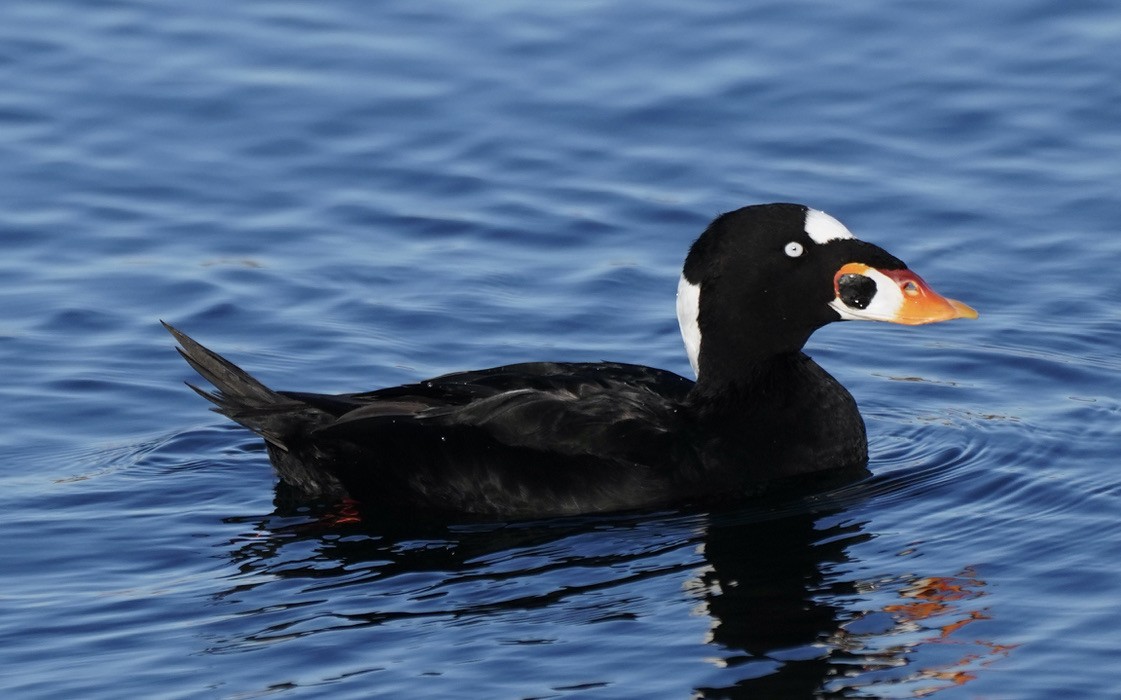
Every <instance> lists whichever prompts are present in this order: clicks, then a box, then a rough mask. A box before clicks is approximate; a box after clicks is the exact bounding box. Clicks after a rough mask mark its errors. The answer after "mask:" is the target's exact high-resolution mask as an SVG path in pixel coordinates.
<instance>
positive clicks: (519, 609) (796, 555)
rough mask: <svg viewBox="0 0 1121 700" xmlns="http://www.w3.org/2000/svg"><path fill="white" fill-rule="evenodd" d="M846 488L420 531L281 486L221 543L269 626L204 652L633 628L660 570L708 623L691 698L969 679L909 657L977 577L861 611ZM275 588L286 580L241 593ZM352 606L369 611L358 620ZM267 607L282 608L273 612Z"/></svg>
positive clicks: (928, 585)
mask: <svg viewBox="0 0 1121 700" xmlns="http://www.w3.org/2000/svg"><path fill="white" fill-rule="evenodd" d="M854 494H859V489H857V490H855V491H854V489H852V488H851V487H850V488H847V489H845V490H844V491H843V495H841V492H838V495H837V497H835V498H832V499H830V498H828V497H826V498H815V499H810V500H801V501H794V502H789V503H787V504H785V505H783V506H781V507H778V508H775V507H770V508H761V507H748V508H741V509H738V510H731V511H726V512H720V513H711V512H682V511H671V512H659V513H640V514H623V515H613V516H596V517H584V518H560V519H553V520H544V521H535V522H524V523H515V524H466V525H439V524H431V525H416V524H403V523H401V522H400V521H390V520H381V521H379V520H377V518H376V517H371V516H370V515H369V514H366V515H365V516H362V515H360V514H359V513H358V512H357V511H355V510H354V509H353V508H352V507H350V506H347V505H345V504H344V505H340V504H324V503H308V502H307V501H304V500H301V499H300V498H299V497H294V496H293V494H291V493H290V492H289V491H288V490H287V489H286V488H285V487H284V486H283V485H281V486H280V487H278V491H277V499H276V502H275V505H276V510H275V511H274V512H273V513H272V514H271V515H269V516H266V517H264V518H260V517H258V518H254V519H248V518H247V519H244V520H241V519H238V520H237V522H241V523H243V524H245V525H248V526H250V528H251V530H252V532H250V533H247V534H246V535H245V536H244V537H239V538H238V539H237V540H236V541H234V542H231V543H229V546H230V547H231V551H229V556H230V557H231V558H232V559H233V561H234V562H235V566H236V568H237V573H236V574H234V575H232V576H231V577H230V578H231V584H232V585H231V587H230V588H229V589H228V590H227V591H226V592H225V593H223V594H222V596H221V597H222V598H224V599H227V598H237V599H239V600H242V601H253V604H260V605H261V607H260V608H251V609H249V610H247V611H246V613H247V614H249V615H253V614H254V613H258V612H260V613H261V614H262V620H264V619H268V620H269V622H268V624H267V625H264V626H263V627H261V628H259V629H257V630H256V631H255V632H253V633H252V634H250V635H246V636H244V637H243V638H241V639H229V640H227V643H225V644H221V645H218V646H217V647H215V648H212V649H211V651H212V652H214V653H222V652H227V651H237V650H239V647H242V646H243V645H245V646H251V645H259V644H261V643H275V642H283V641H286V640H288V639H292V638H299V637H303V636H307V635H312V634H323V633H329V632H330V631H332V630H341V629H347V630H350V629H354V628H361V627H376V626H378V625H385V624H389V623H394V622H403V623H405V624H408V622H409V620H413V619H429V620H432V619H437V620H447V621H448V622H449V623H452V622H457V621H465V620H466V621H480V620H482V621H486V622H487V623H488V624H495V625H501V624H502V621H503V618H504V616H507V615H510V614H522V615H524V613H525V612H526V611H542V612H541V613H540V614H547V613H548V612H549V611H551V610H555V609H556V608H558V607H559V608H561V609H563V613H564V614H563V619H564V620H565V624H568V625H572V624H576V625H578V624H581V623H587V624H590V623H594V622H601V621H604V620H612V619H615V620H627V619H639V618H640V617H641V614H636V613H634V612H633V611H632V610H630V609H629V607H628V605H629V603H628V601H630V600H632V599H633V598H634V593H633V591H634V589H633V588H632V587H634V586H638V587H641V586H644V585H646V584H647V583H651V584H652V585H657V584H658V582H659V581H660V580H664V579H665V577H669V579H668V582H669V584H672V586H674V587H675V589H676V590H678V591H680V590H681V589H682V588H683V589H684V590H685V591H687V593H688V595H690V596H693V597H694V598H695V599H696V605H695V606H694V607H693V609H692V610H691V611H690V614H692V615H694V616H695V614H696V613H697V612H698V611H699V612H703V615H704V616H706V617H707V624H708V629H709V633H708V635H707V638H706V639H705V640H704V643H705V645H706V646H707V647H708V648H709V649H708V651H707V652H705V653H704V654H703V656H704V657H706V658H708V659H710V660H711V664H712V667H711V668H704V667H699V668H698V675H697V677H698V678H705V679H710V680H715V681H716V682H715V683H712V684H710V685H705V684H699V685H701V687H697V688H695V689H694V690H695V693H696V694H697V697H704V698H759V697H768V698H769V697H783V698H787V697H789V698H798V697H842V696H845V697H849V696H851V695H852V693H854V692H855V693H856V695H857V696H860V697H875V696H876V694H875V690H874V689H875V688H877V687H880V686H881V685H882V684H888V685H899V684H905V685H906V684H912V685H913V684H915V683H916V682H920V681H921V682H922V683H924V684H926V685H925V686H924V688H925V689H926V690H928V691H929V690H930V689H931V688H934V689H938V688H939V687H941V686H947V687H948V686H952V685H959V684H961V683H962V682H967V681H968V680H970V679H971V677H972V676H971V675H970V673H971V671H970V670H968V669H967V670H965V671H962V670H961V668H963V667H965V666H968V665H969V663H972V662H971V661H968V660H963V661H950V662H946V660H945V654H944V653H943V654H942V655H941V656H940V657H939V660H938V661H937V662H936V663H935V666H938V664H941V665H942V666H941V667H936V668H933V669H932V668H923V667H918V666H916V665H915V664H914V663H913V660H914V659H913V657H914V656H915V655H916V654H918V652H917V649H918V648H919V647H921V646H922V645H923V644H927V643H928V642H930V641H932V640H933V641H935V642H939V641H944V639H945V638H946V637H947V636H948V635H949V634H950V633H952V632H953V631H955V630H957V629H959V628H960V627H961V626H963V625H965V624H968V623H969V622H970V621H972V620H975V619H979V618H984V612H983V611H982V612H978V610H977V606H976V605H974V604H971V601H975V600H976V599H977V598H978V597H979V596H980V595H982V594H981V593H978V592H977V591H978V590H979V589H980V588H981V587H983V585H984V582H983V581H979V580H978V579H977V577H976V576H975V575H974V574H973V573H972V572H958V573H956V574H954V575H951V576H934V577H930V576H928V577H919V576H917V575H916V576H913V577H911V578H908V579H902V578H901V579H899V580H896V581H894V582H889V583H887V584H885V586H886V587H887V588H891V589H893V590H892V592H889V593H888V594H887V595H888V597H889V598H890V599H891V601H892V603H891V604H890V605H882V604H879V603H875V602H872V601H870V600H869V599H868V596H867V589H868V583H867V582H862V581H861V580H860V579H859V578H857V577H856V576H855V574H854V573H853V572H854V571H855V570H858V569H859V567H858V566H856V565H855V564H856V563H858V562H854V561H853V555H852V549H853V548H854V547H855V546H857V545H859V544H861V543H865V542H868V541H870V540H872V539H874V535H873V533H870V532H868V531H866V529H865V528H866V525H865V523H862V522H860V521H859V520H858V519H855V518H853V517H850V516H848V515H847V514H846V513H847V509H848V508H850V507H851V506H852V504H853V503H855V502H856V501H858V500H860V499H859V496H858V495H854ZM257 574H268V575H267V576H258V575H257ZM260 581H266V583H259V582H260ZM275 581H280V582H281V583H279V584H278V583H268V582H275ZM510 582H513V583H516V584H518V585H515V586H504V585H503V584H504V583H510ZM270 585H272V586H281V587H282V588H281V590H269V591H260V590H258V591H255V592H254V594H253V595H246V594H247V593H248V592H249V591H253V590H254V589H256V588H258V587H259V586H270ZM284 586H287V587H284ZM509 591H514V592H513V593H511V592H509ZM592 592H595V593H597V594H599V595H598V596H597V600H607V601H609V602H608V603H606V604H603V605H600V606H599V607H598V608H597V609H596V610H595V611H589V610H588V608H589V606H587V605H583V604H577V603H574V602H573V601H580V600H581V596H585V595H586V594H588V593H592ZM604 592H606V593H607V594H608V595H603V594H604ZM612 592H618V595H617V596H615V597H612V596H611V595H610V593H612ZM892 593H894V595H893V594H892ZM278 597H279V598H282V599H283V600H282V601H280V602H279V604H278V600H277V598H278ZM356 599H358V601H359V602H360V603H361V604H362V605H363V606H365V607H368V608H369V609H366V610H363V611H361V612H355V611H354V608H355V601H356ZM341 601H345V605H340V602H341ZM278 605H279V607H281V608H284V609H285V610H286V611H287V613H286V615H285V616H284V617H283V618H282V619H279V620H278V619H276V615H275V611H276V609H277V607H278ZM877 606H878V607H877ZM341 609H345V610H347V612H345V613H340V612H339V610H341ZM266 611H267V612H268V613H269V614H265V613H266ZM580 615H585V617H584V618H582V619H581V618H580ZM684 617H688V615H683V618H684ZM926 618H929V620H930V621H929V623H927V622H926ZM324 620H326V622H324ZM916 629H917V630H918V631H919V633H918V634H917V636H916ZM923 634H925V635H926V636H923ZM940 638H941V639H940ZM982 644H984V643H982ZM989 646H991V647H992V648H995V651H989V652H986V651H985V650H984V649H981V651H978V648H977V647H976V645H965V646H964V647H963V651H962V656H964V657H966V658H967V659H975V658H976V657H978V656H979V655H983V654H985V653H990V654H996V653H1002V654H1006V653H1007V651H1008V649H1007V648H1000V647H998V646H997V645H989ZM945 648H946V647H942V649H943V650H945ZM985 648H986V649H987V648H989V647H985ZM920 660H921V655H920ZM611 680H612V679H604V678H588V679H587V681H588V682H601V681H607V682H610V681H611ZM928 681H929V682H928ZM898 691H899V688H898V687H897V688H895V692H898Z"/></svg>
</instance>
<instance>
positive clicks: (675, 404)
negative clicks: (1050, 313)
mask: <svg viewBox="0 0 1121 700" xmlns="http://www.w3.org/2000/svg"><path fill="white" fill-rule="evenodd" d="M677 317H678V321H679V322H680V324H681V334H682V337H683V339H684V341H685V348H686V351H687V352H688V355H689V362H690V363H691V364H692V367H693V371H694V372H695V373H696V375H697V379H696V381H695V382H693V381H690V380H688V379H685V378H684V377H681V376H679V375H677V374H674V373H673V372H668V371H666V370H661V369H654V368H652V367H643V366H639V365H631V364H622V363H615V362H597V363H588V362H578V363H561V362H531V363H525V364H515V365H507V366H505V367H494V368H491V369H483V370H478V371H473V372H460V373H455V374H446V375H443V376H441V377H436V378H433V379H428V380H426V381H422V382H417V383H416V384H408V385H405V386H398V387H392V388H388V389H377V390H374V391H369V392H363V393H356V394H340V395H325V394H312V393H303V392H292V391H273V390H272V389H269V388H268V387H266V386H264V385H263V384H261V383H260V382H258V381H257V380H255V379H253V378H252V377H251V376H249V375H248V374H247V373H246V372H244V371H243V370H241V369H240V368H238V367H237V366H235V365H234V364H232V363H231V362H229V361H227V360H226V359H224V358H222V357H221V356H219V355H217V354H216V353H214V352H212V351H210V350H208V349H207V348H205V347H203V346H202V345H200V344H198V343H197V342H195V341H194V340H193V339H191V338H190V337H189V336H187V335H186V334H184V333H183V332H181V331H179V330H177V329H175V328H173V327H171V326H170V325H167V324H164V325H165V326H166V327H167V329H168V330H169V331H170V332H171V333H172V335H174V336H175V338H176V340H177V341H178V342H179V344H180V345H181V349H180V350H179V352H180V354H181V355H183V357H184V358H186V360H187V362H189V363H190V365H191V366H192V367H194V368H195V370H197V371H198V373H199V374H201V375H202V376H203V377H204V378H205V379H206V380H207V381H208V382H210V383H211V384H213V385H214V386H215V387H216V388H217V391H214V392H207V391H204V390H201V389H199V388H197V387H195V386H193V385H189V386H191V388H192V389H194V390H195V391H197V392H198V393H199V394H201V395H202V396H203V397H205V398H207V399H208V400H210V401H211V402H213V403H214V405H215V406H214V410H215V411H217V412H219V413H221V414H223V415H225V416H227V417H229V418H231V419H232V420H234V421H236V422H238V423H240V424H241V425H243V426H245V427H246V428H249V429H250V430H252V431H253V432H255V433H257V434H258V435H260V436H261V437H262V438H264V440H265V443H266V445H267V448H268V453H269V456H270V458H271V459H272V463H273V464H274V465H275V467H276V470H277V472H278V473H279V475H280V477H281V478H282V479H283V480H284V481H286V482H288V483H289V484H291V485H293V486H296V487H298V488H299V489H301V490H303V491H304V492H307V493H308V494H311V495H323V496H329V497H349V498H351V499H353V500H356V501H358V502H360V503H361V504H363V506H365V507H370V508H375V509H381V510H386V511H393V512H417V511H425V512H429V513H447V514H467V515H473V516H483V517H499V518H508V517H536V516H548V515H564V514H575V513H591V512H602V511H611V510H624V509H633V508H647V507H656V506H664V505H672V504H679V503H688V502H692V503H710V502H720V501H731V500H738V499H742V498H744V497H745V495H746V494H749V493H752V492H756V491H758V490H759V489H760V487H765V486H766V485H768V484H777V483H789V482H791V481H794V482H797V481H799V480H801V479H803V478H806V479H809V480H812V479H815V478H817V477H820V476H822V475H826V476H828V475H837V474H856V473H864V472H865V468H866V465H867V461H868V446H867V439H866V437H865V430H864V421H863V419H862V418H861V417H860V413H859V411H858V410H857V407H856V402H855V401H854V400H853V398H852V396H851V395H850V394H849V392H848V391H847V390H845V388H844V387H843V386H841V384H840V383H838V382H837V380H835V379H834V378H833V377H831V376H830V375H829V374H828V373H827V372H826V371H825V370H823V369H822V368H821V367H819V366H818V365H817V364H816V363H815V362H814V361H813V360H811V359H810V358H809V357H807V356H806V355H805V354H804V353H803V352H802V346H803V345H804V344H805V342H806V340H807V339H808V338H809V337H810V334H811V333H813V332H814V331H815V330H817V329H818V328H820V327H821V326H824V325H825V324H827V323H830V322H831V321H849V320H872V321H890V322H893V323H902V324H908V325H917V324H923V323H933V322H936V321H945V320H949V319H953V318H976V317H977V312H976V311H974V310H973V309H971V308H970V307H968V306H966V305H965V304H962V303H961V302H957V301H954V300H951V299H946V298H944V297H942V296H939V295H938V294H936V293H935V292H934V291H933V290H931V288H930V287H929V286H927V284H926V283H925V282H923V280H922V279H920V278H919V277H918V276H917V275H915V274H914V273H912V272H910V271H909V270H908V269H907V266H906V265H905V264H904V263H903V262H902V261H901V260H899V259H898V258H896V257H894V256H892V255H891V254H889V253H887V252H886V251H884V250H883V249H881V248H879V247H877V246H875V245H872V244H871V243H865V242H863V241H860V240H857V239H856V238H854V237H853V235H852V233H850V232H849V230H848V229H847V228H845V226H844V225H842V224H841V223H840V222H839V221H837V220H836V219H834V218H833V217H831V216H829V215H828V214H825V213H824V212H821V211H817V210H815V209H809V208H807V207H805V206H802V205H797V204H767V205H757V206H749V207H744V208H742V209H738V210H736V211H732V212H729V213H726V214H723V215H722V216H719V217H717V218H716V220H714V221H713V222H712V223H711V224H710V225H709V227H708V228H707V229H706V230H705V231H704V233H702V234H701V236H700V238H698V239H697V240H696V242H694V243H693V246H692V247H691V248H690V250H689V255H688V257H687V258H686V260H685V267H684V271H683V272H682V275H681V280H680V283H679V285H678V288H677Z"/></svg>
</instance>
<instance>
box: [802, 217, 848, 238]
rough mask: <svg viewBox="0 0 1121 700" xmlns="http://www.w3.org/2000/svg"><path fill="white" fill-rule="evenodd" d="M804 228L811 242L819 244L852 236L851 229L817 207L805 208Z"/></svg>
mask: <svg viewBox="0 0 1121 700" xmlns="http://www.w3.org/2000/svg"><path fill="white" fill-rule="evenodd" d="M805 228H806V233H807V234H809V236H810V238H811V239H813V242H814V243H819V244H820V243H828V242H829V241H839V240H843V239H846V238H852V237H853V235H852V231H849V230H848V229H847V228H845V225H844V224H842V223H841V222H840V221H837V220H836V219H834V218H833V217H832V216H829V215H828V214H826V213H825V212H823V211H818V210H817V209H807V210H806V226H805Z"/></svg>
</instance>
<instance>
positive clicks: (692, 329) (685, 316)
mask: <svg viewBox="0 0 1121 700" xmlns="http://www.w3.org/2000/svg"><path fill="white" fill-rule="evenodd" d="M700 313H701V285H700V284H693V283H692V282H690V281H689V280H687V279H685V275H681V279H680V280H679V281H678V283H677V325H679V326H681V339H682V340H684V341H685V353H686V354H687V355H688V356H689V364H690V365H692V366H693V374H694V375H696V376H698V377H699V376H701V371H700V367H699V365H698V364H697V363H698V362H699V360H700V356H701V326H700V324H699V323H698V322H697V319H698V317H699V316H700Z"/></svg>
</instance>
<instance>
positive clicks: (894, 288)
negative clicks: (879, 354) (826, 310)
mask: <svg viewBox="0 0 1121 700" xmlns="http://www.w3.org/2000/svg"><path fill="white" fill-rule="evenodd" d="M861 274H863V275H864V276H865V277H869V278H871V279H872V280H873V281H874V282H875V283H876V293H875V295H873V297H872V301H871V302H870V303H869V304H868V306H866V307H865V308H863V309H854V308H852V307H851V306H845V302H843V301H841V300H840V299H839V298H836V297H834V299H833V301H831V302H829V306H830V307H831V308H832V309H833V310H834V311H836V312H837V313H839V314H840V315H841V320H842V321H893V320H895V317H896V314H898V313H899V309H901V308H903V302H904V301H906V299H904V298H903V291H902V290H901V289H899V285H897V284H896V283H895V281H894V280H893V279H891V278H890V277H888V276H887V275H885V274H884V273H882V272H880V271H879V270H876V269H874V268H868V269H867V270H865V271H864V272H863V273H861Z"/></svg>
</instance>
